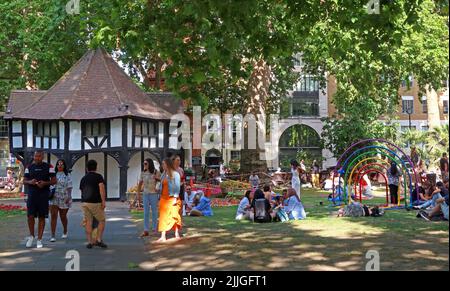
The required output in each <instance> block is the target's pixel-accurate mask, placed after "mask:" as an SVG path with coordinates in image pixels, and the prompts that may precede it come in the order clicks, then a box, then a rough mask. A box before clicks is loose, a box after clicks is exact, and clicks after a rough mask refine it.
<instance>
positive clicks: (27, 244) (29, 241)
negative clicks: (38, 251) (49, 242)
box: [25, 236, 34, 248]
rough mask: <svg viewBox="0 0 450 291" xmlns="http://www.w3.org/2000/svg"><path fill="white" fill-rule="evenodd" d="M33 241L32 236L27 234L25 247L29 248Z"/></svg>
mask: <svg viewBox="0 0 450 291" xmlns="http://www.w3.org/2000/svg"><path fill="white" fill-rule="evenodd" d="M33 241H34V236H29V237H28V238H27V243H26V245H25V246H26V247H27V248H31V247H32V246H33Z"/></svg>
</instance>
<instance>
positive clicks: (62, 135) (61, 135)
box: [59, 121, 65, 150]
mask: <svg viewBox="0 0 450 291" xmlns="http://www.w3.org/2000/svg"><path fill="white" fill-rule="evenodd" d="M64 138H65V132H64V122H62V121H60V122H59V149H61V150H63V149H64Z"/></svg>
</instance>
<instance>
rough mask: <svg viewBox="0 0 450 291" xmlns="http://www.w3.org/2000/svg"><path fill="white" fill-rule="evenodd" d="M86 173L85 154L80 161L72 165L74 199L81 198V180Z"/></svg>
mask: <svg viewBox="0 0 450 291" xmlns="http://www.w3.org/2000/svg"><path fill="white" fill-rule="evenodd" d="M85 173H86V169H85V159H84V156H83V157H81V158H79V159H78V161H77V162H76V163H75V165H73V167H72V173H71V175H72V183H73V190H72V197H73V199H81V192H80V181H81V178H83V176H84V175H85Z"/></svg>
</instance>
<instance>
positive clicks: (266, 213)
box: [251, 189, 272, 223]
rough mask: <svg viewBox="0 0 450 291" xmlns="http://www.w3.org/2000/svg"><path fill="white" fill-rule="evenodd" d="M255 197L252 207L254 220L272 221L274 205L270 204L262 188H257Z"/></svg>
mask: <svg viewBox="0 0 450 291" xmlns="http://www.w3.org/2000/svg"><path fill="white" fill-rule="evenodd" d="M254 195H255V196H254V199H253V201H252V204H251V205H252V208H253V211H254V221H255V222H262V223H264V222H271V221H272V217H271V215H270V212H271V210H272V207H271V206H270V202H269V200H267V199H266V198H265V196H264V192H263V191H261V189H256V191H255V194H254Z"/></svg>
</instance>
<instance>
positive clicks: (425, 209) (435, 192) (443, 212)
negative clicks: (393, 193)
mask: <svg viewBox="0 0 450 291" xmlns="http://www.w3.org/2000/svg"><path fill="white" fill-rule="evenodd" d="M448 182H449V181H448V179H446V180H445V181H444V182H437V183H436V186H434V187H427V188H426V189H425V188H422V187H419V191H416V193H417V192H418V195H417V194H415V195H413V197H415V198H416V199H417V200H416V201H415V204H416V205H415V206H414V208H415V209H418V210H420V211H419V213H418V217H422V218H424V219H426V220H433V219H439V218H444V219H445V220H448V194H449V191H448V186H449V185H448V184H449V183H448Z"/></svg>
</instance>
